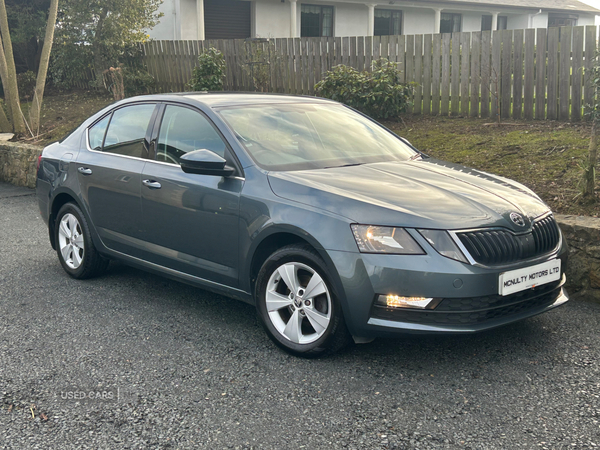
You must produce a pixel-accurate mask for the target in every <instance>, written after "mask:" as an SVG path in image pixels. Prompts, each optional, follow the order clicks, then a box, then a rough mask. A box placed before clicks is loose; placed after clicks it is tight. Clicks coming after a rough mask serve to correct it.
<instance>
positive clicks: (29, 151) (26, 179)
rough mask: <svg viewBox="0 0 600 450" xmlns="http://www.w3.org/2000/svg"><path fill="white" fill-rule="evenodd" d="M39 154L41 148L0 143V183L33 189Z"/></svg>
mask: <svg viewBox="0 0 600 450" xmlns="http://www.w3.org/2000/svg"><path fill="white" fill-rule="evenodd" d="M41 153H42V147H38V146H35V145H29V144H17V143H14V142H0V181H5V182H7V183H11V184H14V185H16V186H25V187H29V188H34V187H35V178H36V175H37V174H36V169H37V160H38V156H40V154H41Z"/></svg>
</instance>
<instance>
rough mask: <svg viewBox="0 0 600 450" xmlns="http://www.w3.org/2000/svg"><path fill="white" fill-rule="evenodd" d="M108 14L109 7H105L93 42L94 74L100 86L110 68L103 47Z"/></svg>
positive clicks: (99, 18)
mask: <svg viewBox="0 0 600 450" xmlns="http://www.w3.org/2000/svg"><path fill="white" fill-rule="evenodd" d="M106 16H108V9H106V8H105V9H103V10H102V11H101V12H100V17H98V24H97V25H96V35H95V37H94V41H93V42H92V52H93V54H94V74H95V76H96V83H98V85H99V86H100V85H101V83H102V82H103V80H104V72H105V71H106V70H107V69H108V67H107V63H106V58H105V55H104V48H103V36H102V32H103V30H104V21H105V20H106Z"/></svg>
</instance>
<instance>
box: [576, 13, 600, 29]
mask: <svg viewBox="0 0 600 450" xmlns="http://www.w3.org/2000/svg"><path fill="white" fill-rule="evenodd" d="M595 19H596V16H592V15H589V16H588V15H585V14H580V15H579V19H577V25H578V26H579V25H582V26H583V25H595Z"/></svg>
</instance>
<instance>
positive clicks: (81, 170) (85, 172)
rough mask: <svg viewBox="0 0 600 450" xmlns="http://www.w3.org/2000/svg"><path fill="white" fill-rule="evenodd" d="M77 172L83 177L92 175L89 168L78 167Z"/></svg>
mask: <svg viewBox="0 0 600 450" xmlns="http://www.w3.org/2000/svg"><path fill="white" fill-rule="evenodd" d="M77 171H78V172H79V173H80V174H82V175H91V174H92V169H88V168H87V167H78V168H77Z"/></svg>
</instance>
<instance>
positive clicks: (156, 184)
mask: <svg viewBox="0 0 600 450" xmlns="http://www.w3.org/2000/svg"><path fill="white" fill-rule="evenodd" d="M142 184H143V185H144V186H146V187H148V188H150V189H160V188H161V187H162V185H161V184H160V183H159V182H158V181H152V180H144V181H142Z"/></svg>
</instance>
